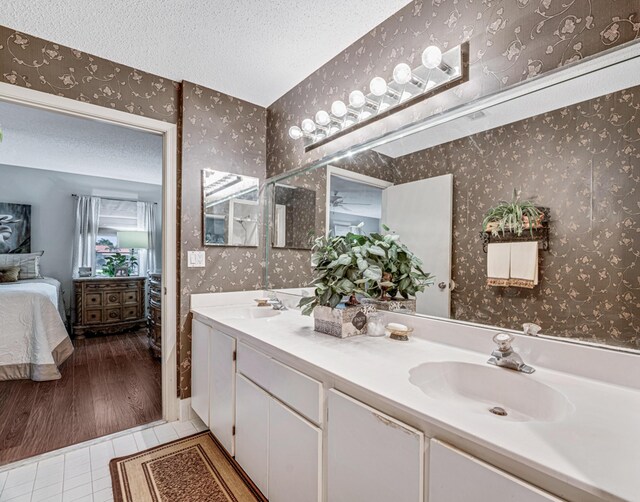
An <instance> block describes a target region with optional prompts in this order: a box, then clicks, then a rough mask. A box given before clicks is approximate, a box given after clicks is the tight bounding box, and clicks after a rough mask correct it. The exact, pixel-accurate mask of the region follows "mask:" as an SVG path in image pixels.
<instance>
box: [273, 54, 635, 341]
mask: <svg viewBox="0 0 640 502" xmlns="http://www.w3.org/2000/svg"><path fill="white" fill-rule="evenodd" d="M637 47H638V45H637V44H635V46H633V45H632V46H628V47H626V48H623V49H621V50H618V51H615V52H612V53H611V54H610V55H609V56H608V57H601V58H599V59H597V60H586V61H585V62H584V63H581V64H578V65H576V66H574V67H571V68H567V69H560V70H557V71H555V72H551V74H550V75H547V76H545V77H544V78H540V79H533V80H531V81H526V82H524V83H522V84H518V85H515V86H513V87H511V88H508V89H506V90H504V91H502V92H500V93H498V94H496V95H492V96H489V97H487V98H482V99H481V100H479V101H477V102H472V103H468V104H466V105H464V106H462V107H458V108H455V109H453V110H450V111H448V112H442V113H440V114H438V115H436V116H434V117H431V118H430V119H428V120H426V121H425V122H423V123H420V124H416V125H414V126H412V127H407V128H403V129H400V130H398V131H396V132H394V133H391V134H390V135H388V136H387V137H384V138H379V139H376V140H373V141H371V142H369V143H368V144H364V145H357V146H354V147H352V148H351V149H350V150H347V151H342V152H339V153H338V154H337V155H335V156H332V157H331V158H326V159H323V160H322V161H320V162H318V163H316V164H314V165H313V166H307V167H305V168H304V169H301V170H299V171H297V172H293V173H290V174H288V175H281V176H278V177H277V178H274V179H271V180H268V181H267V183H268V184H276V183H277V184H295V185H300V186H302V185H305V186H313V187H314V189H315V190H316V193H317V197H316V201H317V202H318V205H317V207H316V215H315V220H316V226H315V235H316V236H320V235H327V234H328V235H341V234H342V233H346V232H351V233H353V234H367V233H369V234H370V233H388V232H394V233H397V234H398V236H399V240H400V242H402V243H404V244H405V245H406V246H407V247H408V248H409V249H410V250H411V251H412V252H413V253H415V254H416V255H417V256H418V257H419V258H420V259H421V261H422V263H423V268H424V270H425V271H426V272H428V273H431V274H432V275H433V276H434V280H433V284H432V285H431V286H430V287H428V288H427V289H426V291H425V293H424V294H416V295H415V296H416V300H417V301H416V313H417V314H420V315H430V316H436V317H441V318H447V317H450V318H451V319H453V320H458V321H466V322H473V323H480V324H485V325H492V326H499V327H502V328H506V329H514V330H518V331H521V330H522V329H523V328H522V326H523V324H525V323H536V324H539V325H541V326H542V327H543V330H542V333H543V334H547V335H551V336H559V337H563V338H564V339H568V340H572V341H573V340H575V341H589V342H595V343H602V344H607V345H613V346H616V347H627V348H638V347H639V346H640V338H639V337H638V335H637V333H638V332H640V321H639V320H638V319H637V318H636V315H635V314H634V312H637V311H638V309H639V308H640V300H638V298H640V287H639V286H638V277H639V276H640V269H639V268H638V267H639V265H638V262H637V258H636V251H635V247H637V246H636V245H635V239H636V234H637V232H638V231H639V230H638V229H639V228H640V219H639V216H638V207H640V186H638V178H637V171H638V169H640V115H639V114H638V113H637V110H638V109H640V54H639V53H638V50H637ZM634 49H635V50H634ZM582 65H584V66H582ZM634 173H636V175H635V176H634ZM376 184H377V186H376ZM514 190H515V192H516V195H515V197H516V199H515V200H514ZM501 201H506V202H507V203H508V204H512V203H516V204H519V205H520V207H525V206H526V205H527V204H530V205H532V206H533V207H536V208H543V209H544V214H542V215H541V217H540V219H539V221H538V220H537V221H533V220H534V219H533V218H532V220H531V227H532V228H530V229H529V227H526V228H524V231H523V232H522V233H521V235H518V236H515V235H514V236H513V238H511V237H510V236H509V235H505V234H504V233H503V234H501V233H500V232H499V231H496V232H495V233H492V232H491V229H489V230H488V229H487V228H486V226H485V222H484V221H483V220H484V219H485V216H486V215H487V214H488V213H489V211H490V210H491V209H492V208H494V209H495V208H497V207H498V206H499V205H500V202H501ZM365 213H366V214H365ZM369 213H371V214H369ZM373 213H375V214H373ZM369 217H371V219H368V218H369ZM524 221H525V224H527V223H526V221H527V220H524ZM270 224H271V225H273V221H272V222H271V223H270ZM385 226H386V227H388V228H389V229H388V230H387V229H386V228H385ZM487 230H488V231H487ZM527 232H530V235H529V233H527ZM520 241H522V242H523V243H525V246H524V247H526V248H527V249H528V250H527V251H526V252H527V253H529V254H527V255H526V256H527V257H526V258H525V259H524V262H525V264H526V267H525V268H527V270H529V269H531V274H532V277H531V279H530V280H529V279H527V280H524V279H523V280H520V279H519V278H518V275H517V274H516V273H515V272H513V271H514V270H515V269H517V268H518V267H519V265H514V263H513V261H514V260H512V259H511V258H510V260H511V261H510V262H509V267H508V271H507V273H508V274H510V273H513V277H508V278H506V279H504V280H500V281H496V280H494V281H491V280H490V279H492V277H491V275H492V274H494V270H493V268H492V266H491V265H490V262H491V257H490V256H489V253H488V252H487V251H488V249H487V248H488V247H491V243H503V244H508V245H509V247H510V249H513V250H514V251H512V253H513V256H521V255H523V254H522V253H523V249H524V247H522V246H520ZM488 242H489V243H490V244H489V246H487V243H488ZM512 242H513V243H515V244H512ZM527 242H533V243H534V244H533V246H531V245H528V244H526V243H527ZM492 249H495V248H492ZM510 256H511V255H510ZM310 257H311V253H310V252H309V251H304V250H300V249H297V250H287V249H274V246H273V245H272V246H268V249H267V276H266V279H265V280H266V283H267V284H268V286H269V287H270V288H271V289H274V290H284V289H286V290H287V291H288V292H291V291H297V292H298V293H299V294H301V295H303V294H304V295H308V294H313V288H312V287H310V285H311V282H312V281H313V269H312V267H311V262H310ZM494 279H495V278H494ZM421 299H422V300H421Z"/></svg>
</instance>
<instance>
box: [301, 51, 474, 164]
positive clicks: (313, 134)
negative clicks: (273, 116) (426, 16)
mask: <svg viewBox="0 0 640 502" xmlns="http://www.w3.org/2000/svg"><path fill="white" fill-rule="evenodd" d="M467 52H468V43H466V42H465V43H464V44H462V45H458V46H456V47H454V48H452V49H449V50H448V51H447V52H445V53H443V52H442V51H441V50H440V48H438V47H437V46H435V45H430V46H429V47H427V48H426V49H424V51H423V52H422V55H421V58H420V60H421V63H422V64H421V65H420V66H418V67H416V68H413V69H412V68H411V67H410V66H409V65H408V64H407V63H399V64H397V65H396V66H395V68H394V69H393V78H392V79H391V80H389V81H387V80H385V79H384V78H382V77H379V76H376V77H374V78H373V79H372V80H371V82H370V84H369V93H368V94H365V93H364V92H362V91H361V90H359V89H356V90H354V91H352V92H351V93H350V94H349V97H348V100H347V103H345V102H344V101H342V100H336V101H334V102H333V103H332V104H331V109H330V111H329V112H327V111H326V110H319V111H318V112H317V113H316V114H315V117H314V118H313V119H312V118H305V119H304V120H302V122H301V123H300V125H299V126H298V125H292V126H291V127H290V128H289V137H290V138H291V139H294V140H300V139H302V140H304V142H305V148H306V150H307V151H308V150H310V149H311V148H313V147H315V146H320V144H324V143H326V142H327V141H329V140H330V139H329V138H331V137H338V136H341V135H342V134H339V133H344V134H346V131H347V130H349V129H351V128H352V127H354V126H355V125H357V124H362V123H364V122H368V121H370V120H372V119H373V118H374V117H379V116H380V115H382V114H384V115H387V114H390V113H393V112H395V111H398V110H400V109H402V108H405V107H406V106H409V105H410V104H413V102H417V101H419V98H421V99H425V98H427V97H429V96H431V95H433V94H435V91H436V90H437V89H441V88H443V87H444V86H451V84H452V83H454V82H457V83H462V82H463V81H465V80H466V79H467V77H466V75H464V74H463V72H464V71H465V68H464V65H463V58H464V56H465V55H466V53H467ZM332 139H333V138H332Z"/></svg>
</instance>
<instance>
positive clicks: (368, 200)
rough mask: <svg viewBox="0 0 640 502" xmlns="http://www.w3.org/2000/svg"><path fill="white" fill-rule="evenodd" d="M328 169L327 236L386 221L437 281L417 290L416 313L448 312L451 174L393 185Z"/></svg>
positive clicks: (363, 229) (377, 226)
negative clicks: (419, 290) (418, 291)
mask: <svg viewBox="0 0 640 502" xmlns="http://www.w3.org/2000/svg"><path fill="white" fill-rule="evenodd" d="M327 174H328V176H327V208H328V211H327V233H328V235H336V236H337V235H345V234H347V233H349V232H351V233H356V234H368V233H371V232H382V231H383V228H382V225H383V224H384V225H386V226H388V227H389V228H390V229H391V232H393V233H396V234H398V235H400V241H401V242H402V243H403V244H405V245H406V246H407V247H408V248H409V249H410V250H411V251H412V252H413V253H415V254H416V256H418V258H420V259H421V260H422V261H423V263H424V270H425V272H428V273H431V274H432V275H434V276H435V284H434V285H433V286H431V287H429V288H427V289H426V290H425V291H424V293H418V294H417V295H416V303H417V305H416V311H417V313H419V314H426V315H433V316H438V317H446V318H448V317H450V309H451V289H450V283H451V247H452V218H453V176H452V175H450V174H449V175H445V176H438V177H435V178H427V179H423V180H419V181H414V182H410V183H403V184H400V185H393V184H392V183H391V182H389V181H385V180H381V179H377V178H373V177H370V176H365V175H361V174H357V173H353V172H351V171H346V170H343V169H339V168H335V167H329V168H328V172H327Z"/></svg>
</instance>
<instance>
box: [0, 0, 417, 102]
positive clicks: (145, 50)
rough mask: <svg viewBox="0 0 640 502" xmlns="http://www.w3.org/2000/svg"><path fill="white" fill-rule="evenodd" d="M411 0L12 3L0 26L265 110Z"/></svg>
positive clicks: (58, 0)
mask: <svg viewBox="0 0 640 502" xmlns="http://www.w3.org/2000/svg"><path fill="white" fill-rule="evenodd" d="M407 3H408V0H348V1H345V0H321V1H311V0H227V1H220V0H212V1H203V0H201V1H199V2H194V1H188V0H173V1H171V0H111V1H109V2H105V1H103V0H82V1H78V0H10V1H8V2H3V5H2V9H0V24H3V25H5V26H8V27H10V28H13V29H16V30H19V31H23V32H26V33H29V34H31V35H35V36H38V37H41V38H44V39H47V40H51V41H53V42H56V43H60V44H63V45H67V46H70V47H72V48H74V49H78V50H81V51H84V52H89V53H92V54H95V55H97V56H100V57H103V58H107V59H110V60H112V61H116V62H118V63H120V64H125V65H128V66H132V67H134V68H138V69H140V70H143V71H147V72H151V73H155V74H158V75H160V76H163V77H167V78H170V79H173V80H177V81H180V80H189V81H191V82H194V83H197V84H201V85H204V86H207V87H210V88H212V89H215V90H217V91H221V92H224V93H227V94H230V95H232V96H235V97H238V98H241V99H245V100H247V101H250V102H252V103H255V104H258V105H261V106H268V105H270V104H271V103H273V102H274V101H275V100H276V99H278V98H279V97H281V96H282V95H283V94H285V93H286V92H287V91H288V90H290V89H291V88H292V87H294V86H295V85H296V84H298V83H299V82H301V81H302V80H304V79H305V78H306V77H307V76H308V75H309V74H311V73H312V72H313V71H315V70H316V69H318V68H319V67H320V66H322V65H323V64H324V63H326V62H327V61H329V60H330V59H332V58H333V57H334V56H335V55H336V54H338V53H339V52H340V51H342V50H343V49H345V48H346V47H348V46H349V45H351V44H352V43H353V42H355V41H356V40H358V39H359V38H360V37H361V36H363V35H365V34H366V33H367V32H368V31H370V30H371V29H373V28H374V27H375V26H377V25H378V24H380V23H381V22H382V21H384V20H385V19H386V18H387V17H389V16H391V15H392V14H393V13H394V12H396V11H397V10H399V9H400V8H401V7H403V6H404V5H406V4H407Z"/></svg>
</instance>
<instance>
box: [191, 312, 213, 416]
mask: <svg viewBox="0 0 640 502" xmlns="http://www.w3.org/2000/svg"><path fill="white" fill-rule="evenodd" d="M210 338H211V328H210V327H209V326H207V325H206V324H204V323H202V322H200V321H196V320H194V321H193V322H192V324H191V408H192V409H193V411H195V413H196V415H198V416H199V417H200V419H201V420H202V421H203V422H204V423H205V424H207V425H208V424H209V339H210Z"/></svg>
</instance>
